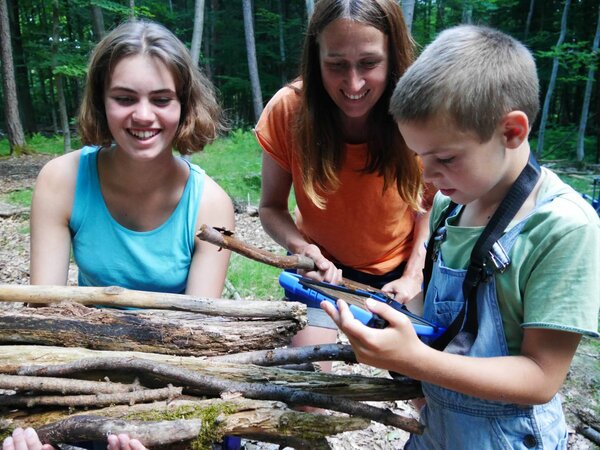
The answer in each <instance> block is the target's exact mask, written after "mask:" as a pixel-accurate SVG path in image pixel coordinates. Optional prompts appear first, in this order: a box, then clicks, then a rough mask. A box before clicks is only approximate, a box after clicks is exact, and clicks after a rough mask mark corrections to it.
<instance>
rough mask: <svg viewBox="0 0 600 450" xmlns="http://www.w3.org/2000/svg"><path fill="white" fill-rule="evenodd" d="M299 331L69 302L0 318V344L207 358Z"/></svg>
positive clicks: (283, 341) (268, 344) (272, 343)
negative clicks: (129, 351)
mask: <svg viewBox="0 0 600 450" xmlns="http://www.w3.org/2000/svg"><path fill="white" fill-rule="evenodd" d="M174 325H175V326H174ZM300 328H301V326H300V324H299V323H298V322H297V321H292V320H284V321H275V322H273V321H265V320H252V319H247V318H246V320H244V318H242V317H240V318H239V319H237V320H235V319H229V320H227V319H225V318H222V317H215V316H212V317H211V316H205V315H202V314H197V313H189V312H178V311H158V310H128V311H122V310H116V309H112V308H104V309H97V308H87V307H85V306H82V305H78V304H76V303H72V304H59V305H53V306H51V307H45V308H19V309H14V310H10V311H6V312H5V313H4V314H2V316H1V317H0V343H15V344H16V343H22V344H41V345H57V346H58V345H60V346H65V347H85V348H92V349H98V350H122V351H127V350H134V351H141V352H153V353H167V354H173V355H190V356H191V355H194V356H211V355H222V354H227V353H239V352H242V351H248V350H259V349H265V348H275V347H281V346H285V345H287V344H289V342H290V339H291V336H292V335H294V334H295V333H296V332H298V331H299V329H300Z"/></svg>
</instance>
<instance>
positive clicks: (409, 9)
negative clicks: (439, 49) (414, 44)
mask: <svg viewBox="0 0 600 450" xmlns="http://www.w3.org/2000/svg"><path fill="white" fill-rule="evenodd" d="M401 4H402V13H403V14H404V22H405V23H406V28H408V32H409V33H410V32H412V22H413V16H414V14H415V0H402V2H401Z"/></svg>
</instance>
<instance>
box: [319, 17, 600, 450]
mask: <svg viewBox="0 0 600 450" xmlns="http://www.w3.org/2000/svg"><path fill="white" fill-rule="evenodd" d="M538 91H539V82H538V78H537V73H536V68H535V63H534V61H533V57H532V56H531V54H530V52H529V51H528V50H527V49H526V48H525V47H524V46H523V45H522V44H521V43H519V42H518V41H516V40H515V39H513V38H511V37H510V36H507V35H506V34H504V33H502V32H499V31H496V30H492V29H489V28H484V27H476V26H459V27H455V28H452V29H449V30H446V31H444V32H442V33H441V34H440V35H439V36H438V38H437V39H436V40H435V41H434V42H433V43H432V44H430V45H429V46H428V47H427V48H426V49H425V50H424V51H423V53H422V54H421V56H420V57H419V58H418V59H417V61H416V62H415V63H414V64H413V65H412V66H411V67H410V68H409V69H408V70H407V72H406V73H405V74H404V75H403V76H402V78H401V79H400V81H399V82H398V85H397V87H396V89H395V92H394V95H393V97H392V100H391V103H390V111H391V113H392V115H393V116H394V118H395V119H396V121H397V122H398V126H399V129H400V131H401V133H402V135H403V137H404V139H405V140H406V143H407V144H408V146H409V148H411V149H412V150H413V151H414V152H415V153H416V154H417V155H418V156H419V157H420V158H421V159H422V161H423V165H424V173H423V175H424V178H425V181H426V182H430V183H433V184H434V185H435V186H436V187H437V188H438V189H439V193H438V195H437V197H436V199H435V202H434V206H433V210H432V220H431V223H432V230H431V232H432V241H431V242H430V245H429V246H428V247H429V248H430V251H429V252H428V253H429V257H431V258H432V259H435V260H434V261H432V263H431V267H432V268H431V273H432V274H431V279H430V282H429V284H428V285H426V286H425V288H426V291H425V292H426V296H425V303H424V316H425V318H427V319H429V320H431V321H434V322H437V323H439V324H440V325H442V326H444V327H448V328H450V329H455V332H454V333H448V334H446V335H445V336H443V339H441V340H440V341H435V342H428V344H430V345H427V344H426V343H425V342H423V341H421V340H419V338H418V337H417V335H416V334H415V332H414V331H413V328H412V326H411V324H410V321H409V320H408V318H407V317H405V316H404V315H402V314H401V313H398V312H396V311H394V310H393V309H392V308H390V307H388V306H387V305H384V304H383V303H380V302H375V301H372V302H370V303H368V307H369V309H370V310H371V311H372V312H373V313H376V314H378V315H380V316H381V317H382V318H384V319H386V320H387V321H388V322H389V326H388V327H387V328H385V329H382V330H377V329H371V328H367V327H365V326H363V325H362V324H360V323H359V322H358V321H356V320H355V319H354V318H353V317H352V314H351V313H350V311H349V310H348V308H347V305H346V304H345V303H344V302H342V301H340V302H338V303H339V304H338V310H336V309H335V308H334V307H332V306H331V305H328V304H325V303H324V304H322V307H323V308H324V309H325V310H326V311H327V312H328V313H329V315H330V316H331V317H332V319H333V320H334V321H335V322H336V323H337V324H338V326H339V327H340V329H342V331H344V332H345V333H346V335H347V336H348V338H349V339H350V342H351V343H352V346H353V348H354V350H355V353H356V355H357V359H358V360H359V361H360V362H363V363H366V364H371V365H373V366H377V367H381V368H385V369H388V370H392V371H395V372H399V373H402V374H404V375H407V376H410V377H413V378H415V379H418V380H421V381H422V382H423V392H424V394H425V399H426V400H427V403H426V406H425V407H424V408H423V410H422V411H421V421H422V422H423V424H424V425H425V427H426V428H425V432H424V434H423V435H422V436H416V435H414V436H412V437H411V439H410V440H409V441H408V443H407V445H406V447H405V448H407V449H428V450H429V449H449V448H452V449H473V448H479V449H495V448H538V449H544V448H548V449H550V448H551V449H555V448H561V449H562V448H566V445H567V430H566V425H565V421H564V416H563V413H562V408H561V404H560V399H559V398H558V396H557V392H558V390H559V388H560V386H561V385H562V383H563V381H564V379H565V377H566V375H567V372H568V370H569V365H570V363H571V360H572V358H573V355H574V353H575V350H576V349H577V346H578V344H579V341H580V339H581V335H582V334H586V335H590V336H598V333H597V326H598V308H599V305H600V286H599V285H598V274H599V273H600V221H599V220H598V216H597V215H596V213H595V212H594V210H593V209H592V208H591V206H590V205H589V204H587V203H586V202H585V201H584V200H583V199H582V198H581V196H580V195H578V194H577V193H576V192H575V191H574V190H573V189H571V188H570V187H568V186H567V185H565V184H564V183H562V182H561V181H560V180H559V179H558V177H557V176H556V175H554V174H553V173H552V172H550V171H549V170H547V169H544V168H542V169H540V168H539V166H538V165H537V163H536V162H535V160H534V159H533V158H532V157H531V152H530V148H529V143H528V134H529V131H530V125H531V123H532V122H533V121H534V120H535V117H536V115H537V112H538V109H539V100H538V98H539V94H538ZM523 180H528V182H526V181H523ZM515 195H517V196H520V200H519V203H518V204H517V206H516V207H515V206H513V209H514V210H513V211H512V212H511V213H510V214H509V213H505V211H506V210H507V208H508V205H509V204H511V203H513V204H514V202H513V200H512V199H513V197H514V196H515ZM507 198H510V199H511V200H506V201H505V199H507ZM495 213H497V214H495ZM502 220H506V222H505V224H506V225H502V227H501V229H500V230H499V232H498V234H499V235H501V236H502V237H500V238H499V240H497V241H495V239H494V242H496V244H497V245H495V246H494V247H493V250H492V251H493V255H494V257H493V258H492V257H491V256H488V255H490V254H489V253H488V252H487V250H486V251H485V252H484V253H483V254H484V255H485V256H484V257H483V258H482V260H481V261H480V262H481V264H479V265H478V264H475V261H476V258H475V257H471V252H472V251H473V253H474V254H476V253H477V251H478V250H479V247H478V246H479V243H477V246H476V245H475V244H476V242H477V241H478V239H479V238H480V236H481V235H483V236H484V237H485V236H486V233H488V232H490V233H492V231H491V230H492V229H493V228H494V226H495V225H496V224H497V223H498V222H499V223H503V222H502ZM496 228H498V227H496ZM482 239H484V238H482ZM484 240H485V239H484ZM474 247H475V250H473V248H474ZM498 248H499V250H498ZM471 266H473V267H475V269H474V270H473V273H476V274H477V276H476V277H475V278H473V277H474V276H472V267H471ZM493 267H496V268H498V270H495V271H493V270H491V269H490V268H493ZM465 279H466V281H465ZM474 279H475V281H476V282H475V283H471V284H469V283H470V282H471V281H473V280H474ZM469 286H474V287H473V288H472V289H471V288H470V287H469ZM469 289H470V290H469ZM465 298H466V299H467V300H465ZM442 341H443V342H442Z"/></svg>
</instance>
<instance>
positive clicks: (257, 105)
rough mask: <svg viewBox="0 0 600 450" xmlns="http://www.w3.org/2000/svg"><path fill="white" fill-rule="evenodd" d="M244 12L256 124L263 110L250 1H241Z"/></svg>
mask: <svg viewBox="0 0 600 450" xmlns="http://www.w3.org/2000/svg"><path fill="white" fill-rule="evenodd" d="M242 7H243V10H244V34H245V36H246V53H247V55H248V71H249V73H250V85H251V86H252V106H253V107H254V122H255V123H256V122H258V119H259V118H260V115H261V114H262V110H263V99H262V92H261V89H260V79H259V77H258V63H257V61H256V44H255V42H254V25H253V23H252V22H253V16H252V5H251V1H250V0H242Z"/></svg>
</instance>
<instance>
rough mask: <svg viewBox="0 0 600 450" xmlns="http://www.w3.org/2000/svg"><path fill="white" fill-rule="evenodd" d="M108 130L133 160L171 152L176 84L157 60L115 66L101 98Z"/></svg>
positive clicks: (133, 59)
mask: <svg viewBox="0 0 600 450" xmlns="http://www.w3.org/2000/svg"><path fill="white" fill-rule="evenodd" d="M104 106H105V109H106V119H107V122H108V128H109V130H110V132H111V134H112V137H113V139H114V140H115V142H116V143H117V146H118V147H119V148H121V149H122V150H124V151H126V152H128V153H129V154H130V155H131V156H132V157H135V158H142V159H151V158H153V157H155V156H157V155H159V154H161V153H162V152H164V151H168V152H171V150H172V145H173V139H174V138H175V135H176V133H177V128H178V126H179V119H180V117H181V103H180V101H179V98H178V97H177V91H176V86H175V80H174V78H173V75H172V73H171V72H170V71H169V69H168V68H167V66H166V65H165V64H164V63H163V62H162V61H161V60H160V59H158V58H155V57H152V56H148V55H134V56H129V57H125V58H123V59H122V60H121V61H119V62H118V63H117V65H116V66H115V68H114V70H113V72H112V74H111V77H110V83H109V85H108V86H107V89H106V92H105V98H104Z"/></svg>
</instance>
